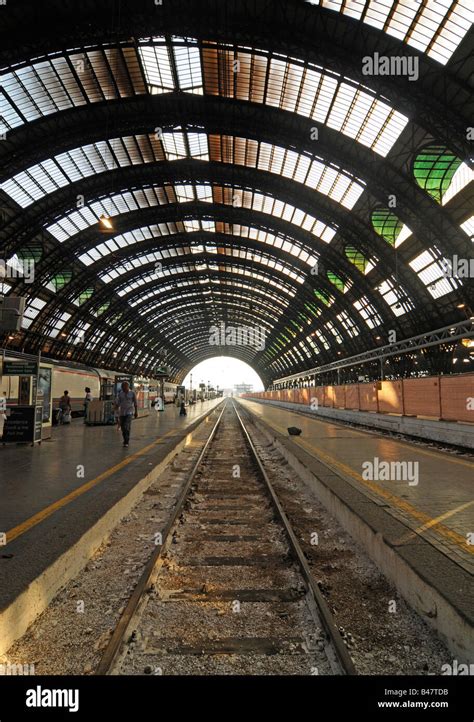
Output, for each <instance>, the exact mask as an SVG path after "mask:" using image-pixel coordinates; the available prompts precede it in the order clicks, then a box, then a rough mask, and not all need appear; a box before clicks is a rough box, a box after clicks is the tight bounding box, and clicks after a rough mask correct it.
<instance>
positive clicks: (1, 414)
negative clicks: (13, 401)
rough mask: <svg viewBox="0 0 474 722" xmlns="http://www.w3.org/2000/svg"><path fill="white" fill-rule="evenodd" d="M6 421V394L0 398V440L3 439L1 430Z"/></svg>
mask: <svg viewBox="0 0 474 722" xmlns="http://www.w3.org/2000/svg"><path fill="white" fill-rule="evenodd" d="M6 420H7V392H6V391H4V392H3V394H2V396H1V397H0V439H3V428H4V426H5V421H6Z"/></svg>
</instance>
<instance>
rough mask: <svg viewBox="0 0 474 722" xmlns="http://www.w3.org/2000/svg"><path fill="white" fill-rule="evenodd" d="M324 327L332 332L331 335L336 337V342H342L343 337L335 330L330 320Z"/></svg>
mask: <svg viewBox="0 0 474 722" xmlns="http://www.w3.org/2000/svg"><path fill="white" fill-rule="evenodd" d="M326 328H327V329H328V331H329V332H330V333H332V335H333V336H334V338H335V339H336V341H337V343H342V341H343V338H342V336H341V334H340V333H339V331H338V330H337V328H336V326H335V325H334V324H333V323H332V321H328V322H327V324H326Z"/></svg>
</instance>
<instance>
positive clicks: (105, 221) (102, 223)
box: [99, 214, 114, 232]
mask: <svg viewBox="0 0 474 722" xmlns="http://www.w3.org/2000/svg"><path fill="white" fill-rule="evenodd" d="M99 229H100V230H101V231H105V232H107V231H113V230H114V224H113V223H112V221H111V219H110V218H109V217H108V216H106V215H104V214H102V215H101V216H100V218H99Z"/></svg>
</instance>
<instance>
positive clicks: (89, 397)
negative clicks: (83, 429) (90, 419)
mask: <svg viewBox="0 0 474 722" xmlns="http://www.w3.org/2000/svg"><path fill="white" fill-rule="evenodd" d="M84 391H85V392H86V395H85V397H84V423H85V424H86V423H87V409H88V408H89V404H90V402H91V401H92V394H91V390H90V388H89V387H88V386H86V388H85V389H84Z"/></svg>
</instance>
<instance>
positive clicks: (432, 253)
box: [410, 249, 461, 298]
mask: <svg viewBox="0 0 474 722" xmlns="http://www.w3.org/2000/svg"><path fill="white" fill-rule="evenodd" d="M410 266H411V267H412V268H413V270H414V271H415V272H416V273H417V274H418V276H419V278H420V280H421V281H422V282H423V283H424V285H425V286H426V287H427V289H428V291H429V293H430V294H431V296H432V297H433V298H440V297H441V296H445V295H446V294H447V293H450V292H451V291H453V290H454V289H456V288H458V287H459V286H460V285H461V283H460V281H459V280H458V279H456V278H454V277H449V276H448V274H447V273H446V269H445V266H444V264H442V259H441V258H439V256H438V249H430V250H428V251H423V252H422V253H420V254H419V255H418V256H416V257H415V258H414V259H413V260H412V261H410Z"/></svg>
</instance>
